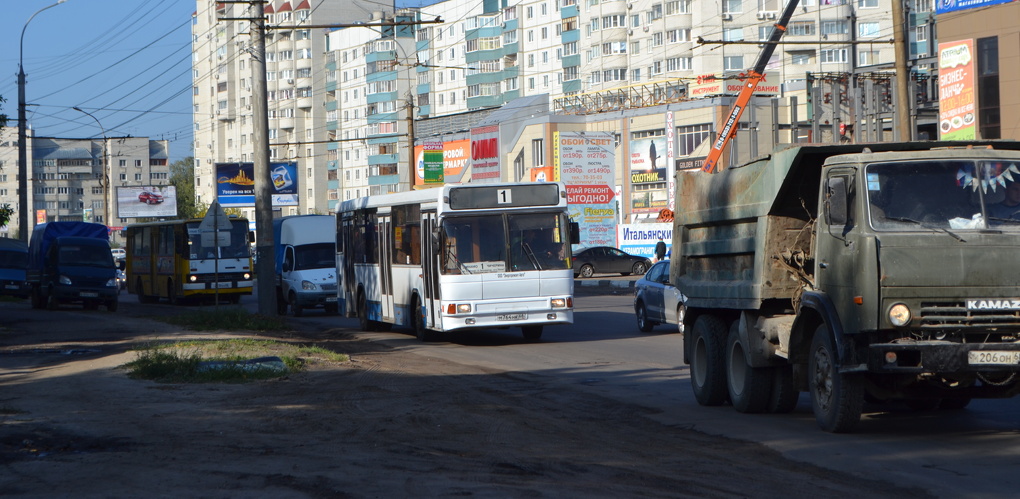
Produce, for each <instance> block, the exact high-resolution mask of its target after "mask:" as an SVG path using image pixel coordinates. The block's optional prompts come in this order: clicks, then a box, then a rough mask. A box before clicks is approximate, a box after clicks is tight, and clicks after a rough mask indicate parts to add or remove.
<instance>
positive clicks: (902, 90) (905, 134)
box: [892, 0, 914, 142]
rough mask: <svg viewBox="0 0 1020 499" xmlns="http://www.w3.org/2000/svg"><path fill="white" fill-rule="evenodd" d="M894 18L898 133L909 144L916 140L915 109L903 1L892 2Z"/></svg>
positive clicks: (894, 0) (893, 0) (894, 100)
mask: <svg viewBox="0 0 1020 499" xmlns="http://www.w3.org/2000/svg"><path fill="white" fill-rule="evenodd" d="M892 16H893V53H894V54H895V58H894V61H895V64H894V68H895V70H896V89H895V98H894V99H893V102H895V103H896V106H897V109H896V112H895V113H894V115H895V116H896V123H895V126H896V132H897V134H898V135H899V140H902V141H904V142H908V141H911V140H913V139H914V134H913V131H912V130H911V129H910V110H911V109H912V108H913V99H912V98H911V97H910V91H909V85H910V72H909V71H908V70H907V57H909V55H910V54H909V53H908V52H907V41H906V36H905V30H904V29H903V28H904V26H903V25H904V24H905V23H906V19H905V18H904V16H903V0H892Z"/></svg>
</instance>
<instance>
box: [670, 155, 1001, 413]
mask: <svg viewBox="0 0 1020 499" xmlns="http://www.w3.org/2000/svg"><path fill="white" fill-rule="evenodd" d="M1014 185H1015V187H1014ZM1014 191H1015V192H1014ZM1014 198H1015V199H1014ZM676 199H677V203H678V206H677V210H676V218H675V229H674V231H673V237H674V241H673V256H672V259H673V263H672V269H671V274H672V275H671V276H670V281H671V283H673V284H674V285H675V286H677V288H679V289H680V291H681V292H683V294H684V295H686V296H687V300H686V302H685V303H684V304H681V305H680V307H681V310H678V316H679V317H683V320H682V323H681V325H680V329H681V331H682V332H683V333H684V335H683V336H684V338H683V341H684V354H683V356H684V362H685V363H687V364H689V365H690V372H691V374H690V377H691V386H692V388H693V391H694V395H695V398H696V399H697V400H698V402H699V403H700V404H701V405H705V406H713V405H722V404H726V403H727V402H729V403H731V404H732V405H733V407H734V408H736V409H737V410H738V411H740V412H745V413H757V412H774V413H782V412H790V411H792V410H793V409H794V408H795V407H796V405H797V402H798V397H799V394H800V392H804V391H806V392H809V394H810V397H811V403H812V407H813V411H814V414H815V418H816V420H817V422H818V425H819V426H820V427H821V428H822V429H823V430H825V431H830V432H847V431H851V430H853V429H854V427H855V426H856V425H857V424H858V422H859V421H860V419H861V414H862V412H863V411H864V403H865V401H868V402H869V403H875V404H882V403H892V402H902V403H905V404H907V405H908V406H909V407H912V408H915V409H921V410H932V409H962V408H963V407H965V406H966V405H967V404H968V403H969V402H970V400H971V399H973V398H1005V397H1011V396H1013V395H1016V394H1017V393H1020V377H1018V376H1017V374H1018V371H1020V205H1018V206H1013V205H1014V204H1020V142H1014V141H981V142H970V143H960V142H906V143H875V144H841V145H804V146H798V145H794V146H790V147H786V148H780V149H777V150H776V151H774V152H773V153H772V154H770V155H768V156H765V157H763V158H760V159H758V160H756V161H753V162H751V163H748V164H745V165H742V166H738V167H734V168H730V169H728V170H725V171H723V172H721V173H716V174H708V173H704V172H700V171H699V172H693V173H687V172H681V173H678V174H677V192H676Z"/></svg>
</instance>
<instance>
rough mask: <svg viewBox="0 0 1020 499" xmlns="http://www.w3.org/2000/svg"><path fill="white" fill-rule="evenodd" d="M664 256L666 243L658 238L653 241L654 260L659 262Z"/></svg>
mask: <svg viewBox="0 0 1020 499" xmlns="http://www.w3.org/2000/svg"><path fill="white" fill-rule="evenodd" d="M665 258H666V243H665V242H663V241H662V238H661V237H660V238H659V242H657V243H655V261H656V262H661V261H662V260H663V259H665Z"/></svg>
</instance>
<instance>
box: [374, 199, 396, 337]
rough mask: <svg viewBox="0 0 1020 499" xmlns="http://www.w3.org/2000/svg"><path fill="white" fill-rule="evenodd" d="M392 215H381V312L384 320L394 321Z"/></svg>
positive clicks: (378, 246)
mask: <svg viewBox="0 0 1020 499" xmlns="http://www.w3.org/2000/svg"><path fill="white" fill-rule="evenodd" d="M391 221H392V218H391V216H390V215H379V220H378V224H379V225H378V228H379V230H378V234H379V244H378V245H377V248H378V249H379V302H380V306H381V309H380V311H379V314H380V316H381V319H380V320H382V321H383V322H389V323H393V255H392V254H391V253H392V251H391V249H390V248H392V247H393V241H392V238H393V232H392V227H391V226H390V223H391Z"/></svg>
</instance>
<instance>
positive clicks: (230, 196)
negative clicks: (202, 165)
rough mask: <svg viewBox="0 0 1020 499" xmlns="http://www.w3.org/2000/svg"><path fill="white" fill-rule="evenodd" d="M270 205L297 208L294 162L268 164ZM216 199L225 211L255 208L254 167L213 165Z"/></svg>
mask: <svg viewBox="0 0 1020 499" xmlns="http://www.w3.org/2000/svg"><path fill="white" fill-rule="evenodd" d="M269 177H270V179H271V180H272V184H271V187H270V191H271V194H272V198H273V199H272V204H273V206H297V205H298V175H297V163H294V162H284V163H269ZM216 199H217V200H218V201H219V202H220V206H223V207H225V208H240V207H248V208H251V207H254V206H255V164H254V163H216Z"/></svg>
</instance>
